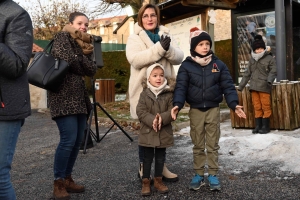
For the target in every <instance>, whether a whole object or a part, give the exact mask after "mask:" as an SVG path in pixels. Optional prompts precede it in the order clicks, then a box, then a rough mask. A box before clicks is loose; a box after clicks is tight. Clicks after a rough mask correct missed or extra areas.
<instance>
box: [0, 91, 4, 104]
mask: <svg viewBox="0 0 300 200" xmlns="http://www.w3.org/2000/svg"><path fill="white" fill-rule="evenodd" d="M0 108H4V102H3V98H2V92H1V87H0Z"/></svg>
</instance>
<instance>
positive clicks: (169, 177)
mask: <svg viewBox="0 0 300 200" xmlns="http://www.w3.org/2000/svg"><path fill="white" fill-rule="evenodd" d="M162 175H163V180H164V181H167V182H175V181H178V176H177V174H174V173H172V172H170V171H169V170H168V168H167V166H166V163H165V164H164V168H163V172H162Z"/></svg>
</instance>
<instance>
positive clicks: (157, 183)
mask: <svg viewBox="0 0 300 200" xmlns="http://www.w3.org/2000/svg"><path fill="white" fill-rule="evenodd" d="M154 187H155V189H157V190H158V192H159V193H160V194H164V193H168V192H169V189H168V187H167V186H166V185H165V184H164V183H163V182H162V177H154Z"/></svg>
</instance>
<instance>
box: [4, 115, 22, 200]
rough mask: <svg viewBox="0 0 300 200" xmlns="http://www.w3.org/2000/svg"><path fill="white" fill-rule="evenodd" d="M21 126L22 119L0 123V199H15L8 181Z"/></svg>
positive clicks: (13, 191)
mask: <svg viewBox="0 0 300 200" xmlns="http://www.w3.org/2000/svg"><path fill="white" fill-rule="evenodd" d="M23 124H24V119H19V120H11V121H0V199H9V200H15V199H16V193H15V190H14V188H13V186H12V184H11V181H10V170H11V163H12V160H13V157H14V154H15V149H16V144H17V140H18V136H19V133H20V129H21V126H22V125H23Z"/></svg>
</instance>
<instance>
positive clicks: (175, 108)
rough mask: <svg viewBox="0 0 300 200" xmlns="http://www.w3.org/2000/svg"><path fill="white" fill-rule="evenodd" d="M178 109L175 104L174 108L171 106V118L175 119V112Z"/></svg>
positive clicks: (176, 112)
mask: <svg viewBox="0 0 300 200" xmlns="http://www.w3.org/2000/svg"><path fill="white" fill-rule="evenodd" d="M178 110H179V108H178V106H175V107H174V108H172V110H171V116H172V119H173V120H176V118H177V114H178Z"/></svg>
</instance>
